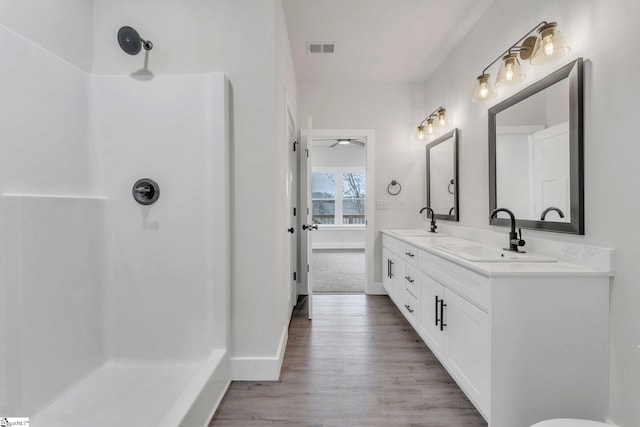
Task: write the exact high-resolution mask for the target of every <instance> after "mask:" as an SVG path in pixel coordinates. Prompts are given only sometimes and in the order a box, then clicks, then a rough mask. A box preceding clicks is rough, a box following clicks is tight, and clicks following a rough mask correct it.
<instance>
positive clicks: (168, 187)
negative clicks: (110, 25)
mask: <svg viewBox="0 0 640 427" xmlns="http://www.w3.org/2000/svg"><path fill="white" fill-rule="evenodd" d="M0 55H1V56H2V57H3V58H9V59H10V60H8V61H5V62H6V66H3V67H2V69H1V70H0V81H2V82H5V84H4V85H3V92H4V94H3V96H2V101H0V115H1V117H2V121H1V122H0V192H1V196H0V416H3V417H4V416H8V417H10V416H15V417H30V419H31V425H32V426H35V427H38V426H46V427H58V426H59V427H62V426H65V427H69V426H72V427H81V426H82V427H85V426H92V427H106V426H114V425H135V426H141V427H147V426H148V427H159V426H164V427H177V426H181V427H194V426H205V425H207V423H208V421H209V419H210V418H211V415H212V412H213V410H214V409H215V407H216V406H217V402H219V400H220V399H221V397H222V395H223V394H224V391H225V390H226V388H227V386H228V384H229V368H228V356H227V349H228V339H229V332H228V331H229V231H228V230H229V212H228V209H229V188H230V185H229V166H228V165H229V148H228V144H229V141H228V128H229V125H228V118H229V112H228V96H229V95H228V94H229V91H228V82H227V80H226V78H225V76H224V75H222V74H207V75H172V76H153V75H152V74H150V73H149V74H146V75H143V76H140V75H138V76H136V75H117V76H107V75H91V74H87V73H85V72H83V71H81V70H79V69H77V68H76V67H74V66H73V65H71V64H69V63H68V62H65V61H63V60H61V59H60V58H58V57H56V56H55V55H53V54H52V53H50V52H48V51H47V50H45V49H43V48H41V47H39V46H37V45H35V44H33V43H31V42H30V41H29V40H27V39H25V38H24V37H22V36H20V35H19V34H16V33H14V32H12V31H11V30H9V29H7V28H5V27H2V26H0ZM141 179H145V180H147V181H139V180H141ZM148 182H153V183H154V184H157V187H154V188H151V186H150V184H149V185H147V184H146V183H148ZM149 192H153V195H154V196H155V197H153V198H154V199H155V200H153V202H152V203H150V204H142V203H140V200H136V199H139V198H140V197H142V198H144V196H149V195H150V194H149Z"/></svg>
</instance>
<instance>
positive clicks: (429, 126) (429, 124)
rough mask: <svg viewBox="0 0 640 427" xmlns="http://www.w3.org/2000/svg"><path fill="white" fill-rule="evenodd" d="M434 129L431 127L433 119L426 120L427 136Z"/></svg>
mask: <svg viewBox="0 0 640 427" xmlns="http://www.w3.org/2000/svg"><path fill="white" fill-rule="evenodd" d="M433 130H434V127H433V119H432V118H429V119H428V120H427V132H429V135H431V134H432V133H433Z"/></svg>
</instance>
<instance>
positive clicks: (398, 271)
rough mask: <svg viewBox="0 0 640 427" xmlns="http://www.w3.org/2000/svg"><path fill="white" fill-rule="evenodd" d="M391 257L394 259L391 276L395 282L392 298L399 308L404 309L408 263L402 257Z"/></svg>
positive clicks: (393, 255) (395, 255) (394, 255)
mask: <svg viewBox="0 0 640 427" xmlns="http://www.w3.org/2000/svg"><path fill="white" fill-rule="evenodd" d="M391 256H392V257H393V260H392V264H391V276H393V280H394V281H395V284H394V285H393V294H392V296H391V297H392V299H393V301H394V302H395V303H396V305H397V306H398V308H400V309H402V305H403V303H402V301H403V293H404V282H405V280H406V279H405V278H404V276H405V275H406V274H407V263H406V262H405V260H404V257H403V256H401V255H397V254H392V255H391Z"/></svg>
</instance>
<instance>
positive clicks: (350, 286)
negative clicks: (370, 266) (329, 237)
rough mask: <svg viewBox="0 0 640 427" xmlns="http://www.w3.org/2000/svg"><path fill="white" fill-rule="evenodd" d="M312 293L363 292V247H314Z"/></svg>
mask: <svg viewBox="0 0 640 427" xmlns="http://www.w3.org/2000/svg"><path fill="white" fill-rule="evenodd" d="M312 257H313V279H314V282H313V292H314V293H325V294H329V293H331V294H335V293H363V292H364V284H365V263H364V249H314V250H313V254H312Z"/></svg>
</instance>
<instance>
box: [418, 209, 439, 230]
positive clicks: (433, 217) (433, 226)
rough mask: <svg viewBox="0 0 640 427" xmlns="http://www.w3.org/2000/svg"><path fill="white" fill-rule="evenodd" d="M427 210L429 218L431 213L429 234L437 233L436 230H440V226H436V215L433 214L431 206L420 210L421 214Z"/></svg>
mask: <svg viewBox="0 0 640 427" xmlns="http://www.w3.org/2000/svg"><path fill="white" fill-rule="evenodd" d="M425 210H426V211H427V218H428V217H429V213H431V226H430V227H429V233H437V231H436V228H438V226H437V225H436V215H435V214H434V213H433V209H431V208H430V207H429V206H425V207H424V208H422V209H420V212H419V213H422V212H424V211H425Z"/></svg>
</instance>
